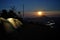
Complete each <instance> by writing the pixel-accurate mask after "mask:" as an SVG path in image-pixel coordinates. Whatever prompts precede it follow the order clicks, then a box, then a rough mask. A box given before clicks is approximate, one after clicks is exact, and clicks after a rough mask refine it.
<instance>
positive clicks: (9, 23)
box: [0, 17, 22, 32]
mask: <svg viewBox="0 0 60 40" xmlns="http://www.w3.org/2000/svg"><path fill="white" fill-rule="evenodd" d="M0 23H3V26H4V28H5V30H6V32H13V31H15V30H14V29H17V28H18V27H21V25H22V22H21V21H19V20H18V19H14V18H8V19H4V18H2V17H0Z"/></svg>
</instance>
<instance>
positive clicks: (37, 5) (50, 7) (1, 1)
mask: <svg viewBox="0 0 60 40" xmlns="http://www.w3.org/2000/svg"><path fill="white" fill-rule="evenodd" d="M23 3H24V10H25V12H26V11H30V12H32V11H36V10H37V11H41V10H42V11H60V0H0V10H2V9H10V8H11V7H12V6H15V8H16V10H17V11H22V4H23Z"/></svg>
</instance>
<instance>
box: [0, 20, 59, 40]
mask: <svg viewBox="0 0 60 40" xmlns="http://www.w3.org/2000/svg"><path fill="white" fill-rule="evenodd" d="M55 22H56V24H55V28H52V29H51V28H50V27H48V26H45V25H43V24H34V23H27V22H24V25H23V26H22V28H21V29H20V28H19V29H16V30H17V31H15V32H13V33H9V34H8V33H6V34H5V35H3V36H2V37H1V39H3V40H5V39H6V40H26V39H28V40H35V39H36V40H38V39H42V40H43V39H44V40H45V39H48V40H49V39H50V40H51V39H56V38H57V37H58V36H59V32H60V31H59V30H60V27H59V26H60V25H59V24H60V23H59V21H57V20H55Z"/></svg>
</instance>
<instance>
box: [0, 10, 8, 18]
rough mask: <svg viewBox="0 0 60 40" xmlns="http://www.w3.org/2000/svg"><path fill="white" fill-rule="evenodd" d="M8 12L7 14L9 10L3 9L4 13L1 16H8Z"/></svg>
mask: <svg viewBox="0 0 60 40" xmlns="http://www.w3.org/2000/svg"><path fill="white" fill-rule="evenodd" d="M7 15H8V14H7V10H5V9H4V10H2V13H1V17H3V18H7V17H8V16H7Z"/></svg>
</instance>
